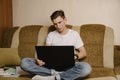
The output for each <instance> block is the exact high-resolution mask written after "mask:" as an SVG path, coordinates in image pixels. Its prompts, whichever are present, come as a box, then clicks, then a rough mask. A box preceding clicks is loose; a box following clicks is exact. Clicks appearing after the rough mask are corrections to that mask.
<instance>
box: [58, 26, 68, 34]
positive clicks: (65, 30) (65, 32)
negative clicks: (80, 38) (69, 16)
mask: <svg viewBox="0 0 120 80" xmlns="http://www.w3.org/2000/svg"><path fill="white" fill-rule="evenodd" d="M68 31H69V29H68V28H67V27H66V28H64V30H63V31H62V32H60V34H61V35H65V34H67V33H68Z"/></svg>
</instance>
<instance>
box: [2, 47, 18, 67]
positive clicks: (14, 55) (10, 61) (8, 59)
mask: <svg viewBox="0 0 120 80" xmlns="http://www.w3.org/2000/svg"><path fill="white" fill-rule="evenodd" d="M19 64H20V57H19V55H18V49H17V48H0V67H4V66H15V65H19Z"/></svg>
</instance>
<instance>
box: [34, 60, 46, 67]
mask: <svg viewBox="0 0 120 80" xmlns="http://www.w3.org/2000/svg"><path fill="white" fill-rule="evenodd" d="M36 62H37V64H38V65H39V66H43V65H45V62H43V61H42V60H39V59H36Z"/></svg>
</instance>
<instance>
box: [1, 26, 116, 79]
mask: <svg viewBox="0 0 120 80" xmlns="http://www.w3.org/2000/svg"><path fill="white" fill-rule="evenodd" d="M67 27H69V28H71V29H73V30H76V31H77V32H78V33H79V34H80V36H81V37H82V39H83V42H84V43H85V48H86V50H87V53H88V56H87V57H86V58H85V59H83V60H80V61H85V62H88V63H89V64H90V65H91V66H92V69H93V70H92V73H91V74H90V75H89V76H88V77H86V78H85V80H117V79H118V78H117V77H116V73H115V71H114V32H113V29H112V28H110V27H107V26H105V25H102V24H84V25H81V26H72V25H67ZM54 29H55V28H54V27H53V26H42V25H27V26H23V27H13V28H10V29H7V30H6V31H5V32H4V36H3V43H2V46H1V47H2V48H1V49H0V55H1V53H3V52H8V53H13V54H11V55H12V56H10V58H8V57H7V58H6V59H5V58H4V59H3V60H2V59H0V60H2V61H4V64H3V65H2V63H3V62H0V67H5V66H12V67H14V68H15V66H19V64H20V60H21V59H22V58H25V57H32V58H34V57H35V46H36V45H44V44H45V39H46V37H47V34H48V33H49V32H50V31H53V30H54ZM3 49H5V50H3ZM12 49H13V50H12ZM17 53H18V55H17ZM14 55H16V56H14ZM6 56H7V54H6V55H5V56H3V57H6ZM5 60H7V61H5ZM8 61H9V62H8ZM31 77H32V75H27V74H26V75H25V74H24V75H21V76H20V77H17V78H15V77H3V76H0V80H31ZM77 80H79V79H77Z"/></svg>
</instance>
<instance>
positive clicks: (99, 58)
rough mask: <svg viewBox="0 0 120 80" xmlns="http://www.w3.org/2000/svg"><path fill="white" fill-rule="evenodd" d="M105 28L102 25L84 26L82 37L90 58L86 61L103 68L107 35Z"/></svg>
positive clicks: (81, 30) (81, 31) (81, 32)
mask: <svg viewBox="0 0 120 80" xmlns="http://www.w3.org/2000/svg"><path fill="white" fill-rule="evenodd" d="M105 28H106V27H105V26H104V25H100V24H86V25H82V26H81V29H80V35H81V37H82V39H83V42H84V44H85V48H86V50H87V53H88V56H87V58H85V61H87V62H88V63H90V64H91V65H92V66H97V67H102V66H103V43H104V35H105Z"/></svg>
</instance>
